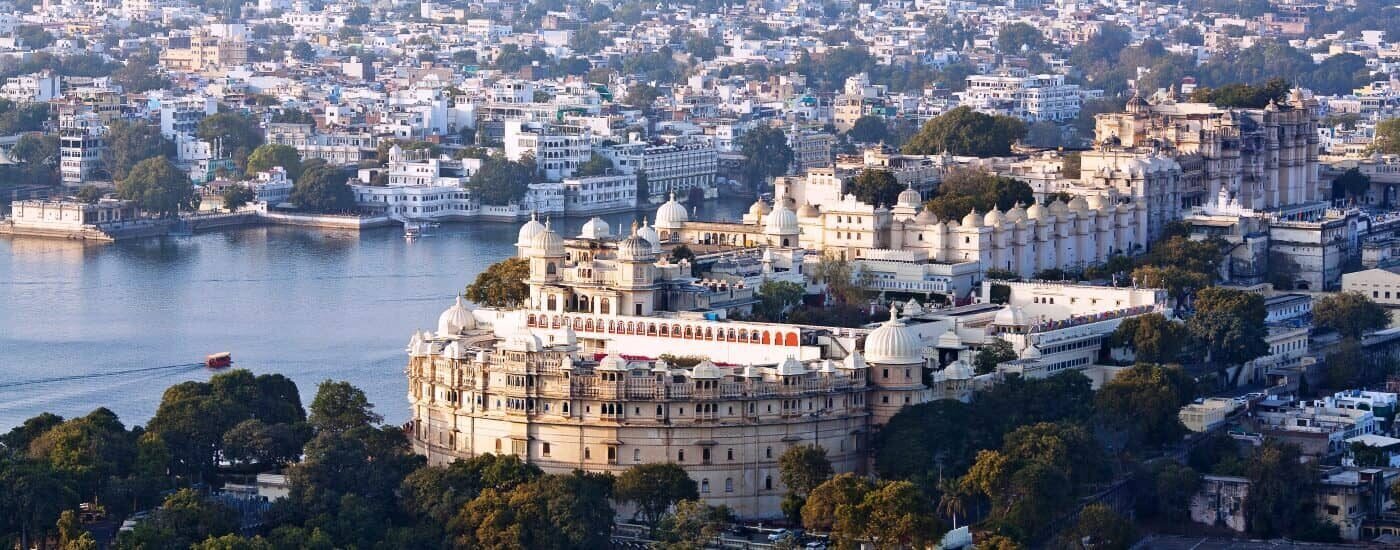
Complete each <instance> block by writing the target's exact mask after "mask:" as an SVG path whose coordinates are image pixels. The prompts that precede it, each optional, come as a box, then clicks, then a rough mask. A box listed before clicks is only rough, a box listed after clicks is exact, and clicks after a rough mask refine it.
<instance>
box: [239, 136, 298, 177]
mask: <svg viewBox="0 0 1400 550" xmlns="http://www.w3.org/2000/svg"><path fill="white" fill-rule="evenodd" d="M274 166H281V167H282V168H283V169H284V170H286V171H287V177H288V178H291V179H292V180H294V181H295V180H296V179H297V178H298V177H300V176H301V154H300V153H297V150H296V148H295V147H292V146H290V145H282V144H280V143H268V144H266V145H260V146H258V148H257V149H254V150H253V153H252V154H250V155H248V169H247V174H248V176H249V177H252V176H253V175H255V174H257V173H258V172H266V171H268V170H271V169H272V168H273V167H274Z"/></svg>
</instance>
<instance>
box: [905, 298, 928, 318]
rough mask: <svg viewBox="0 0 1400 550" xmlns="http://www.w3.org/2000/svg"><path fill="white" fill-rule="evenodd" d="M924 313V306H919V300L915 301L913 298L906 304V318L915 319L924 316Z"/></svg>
mask: <svg viewBox="0 0 1400 550" xmlns="http://www.w3.org/2000/svg"><path fill="white" fill-rule="evenodd" d="M923 313H924V306H921V305H919V301H918V300H915V299H913V298H910V299H909V301H908V302H905V303H904V316H905V317H913V316H915V315H923Z"/></svg>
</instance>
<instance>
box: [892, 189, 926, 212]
mask: <svg viewBox="0 0 1400 550" xmlns="http://www.w3.org/2000/svg"><path fill="white" fill-rule="evenodd" d="M923 200H924V198H923V197H922V196H920V195H919V192H918V191H915V190H914V188H913V187H910V188H908V189H905V190H903V191H900V192H899V198H898V199H896V200H895V204H896V205H898V206H905V207H909V208H918V207H919V204H920V203H922V202H923Z"/></svg>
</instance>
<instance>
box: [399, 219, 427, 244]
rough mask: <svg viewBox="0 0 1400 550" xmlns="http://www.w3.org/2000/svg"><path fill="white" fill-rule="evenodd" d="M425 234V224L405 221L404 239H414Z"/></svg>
mask: <svg viewBox="0 0 1400 550" xmlns="http://www.w3.org/2000/svg"><path fill="white" fill-rule="evenodd" d="M421 236H423V224H421V223H417V222H403V238H404V240H409V241H411V240H413V239H416V238H418V237H421Z"/></svg>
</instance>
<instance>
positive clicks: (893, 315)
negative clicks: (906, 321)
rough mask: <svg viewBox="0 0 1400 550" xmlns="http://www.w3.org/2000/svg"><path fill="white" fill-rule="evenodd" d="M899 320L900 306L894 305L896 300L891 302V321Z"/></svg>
mask: <svg viewBox="0 0 1400 550" xmlns="http://www.w3.org/2000/svg"><path fill="white" fill-rule="evenodd" d="M898 321H899V308H898V307H897V306H895V305H894V302H890V322H891V323H895V322H898Z"/></svg>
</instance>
